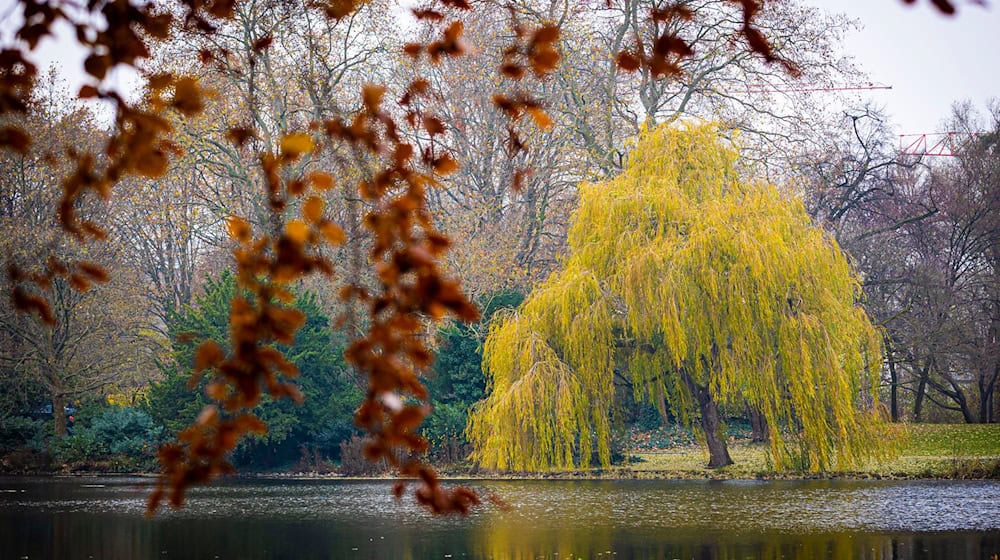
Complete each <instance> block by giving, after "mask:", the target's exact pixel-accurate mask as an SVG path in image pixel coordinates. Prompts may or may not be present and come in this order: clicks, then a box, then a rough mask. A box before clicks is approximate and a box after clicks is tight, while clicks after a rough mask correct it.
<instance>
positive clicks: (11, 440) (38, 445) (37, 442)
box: [0, 416, 52, 452]
mask: <svg viewBox="0 0 1000 560" xmlns="http://www.w3.org/2000/svg"><path fill="white" fill-rule="evenodd" d="M51 430H52V428H51V426H50V422H48V421H47V420H35V419H32V418H28V417H26V416H12V417H10V418H3V419H0V452H8V451H12V450H15V449H19V448H22V447H23V448H27V449H29V450H31V451H36V452H43V451H45V450H46V448H47V445H46V444H47V440H48V438H49V436H50V435H51V433H52V432H51Z"/></svg>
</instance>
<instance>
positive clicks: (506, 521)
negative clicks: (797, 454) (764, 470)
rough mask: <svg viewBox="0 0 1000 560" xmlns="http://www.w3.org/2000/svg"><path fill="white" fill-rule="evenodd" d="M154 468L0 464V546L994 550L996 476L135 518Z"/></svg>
mask: <svg viewBox="0 0 1000 560" xmlns="http://www.w3.org/2000/svg"><path fill="white" fill-rule="evenodd" d="M149 484H150V481H149V480H146V479H138V478H54V479H53V478H45V479H43V478H0V558H5V559H6V558H12V559H36V558H58V559H77V558H79V559H91V558H94V559H105V560H116V559H122V560H132V559H140V558H157V559H170V558H174V559H185V560H188V559H191V560H197V559H207V560H214V559H241V560H263V559H285V558H287V559H307V560H308V559H321V558H358V559H369V558H377V559H396V558H399V559H409V558H412V559H425V558H440V559H445V558H452V559H457V558H484V559H488V558H493V559H498V560H499V559H537V558H545V559H553V560H566V559H570V558H572V559H577V558H585V559H594V558H599V559H609V560H612V559H613V560H625V559H640V558H642V559H645V558H657V559H658V558H664V559H673V558H677V559H687V558H695V559H699V560H701V559H729V558H733V559H736V558H739V559H744V558H767V559H772V558H774V559H777V558H790V559H791V558H869V559H880V558H900V559H909V558H913V559H917V558H949V559H950V558H959V559H961V558H976V559H990V560H995V559H997V558H1000V481H986V482H982V481H980V482H960V481H768V482H764V481H725V482H719V481H713V482H708V481H541V480H537V481H488V482H487V481H474V482H472V483H470V484H471V485H472V486H474V487H476V488H478V489H480V490H482V491H484V492H495V493H496V494H498V495H499V496H500V497H502V498H503V500H505V501H506V502H507V503H508V504H509V505H510V509H508V510H501V509H499V508H497V507H496V506H493V505H489V506H486V507H483V508H481V509H479V510H477V511H476V512H475V513H473V514H472V515H470V516H468V517H464V518H457V517H449V518H441V517H433V516H430V515H429V514H425V513H424V512H422V511H420V510H418V509H417V508H416V506H414V505H413V504H412V502H411V501H410V500H409V499H404V500H403V501H402V502H397V501H395V500H394V499H393V498H392V497H391V484H392V483H391V482H384V481H343V480H304V481H298V480H292V481H288V480H262V479H239V480H231V481H227V482H225V483H222V484H218V485H215V486H212V487H209V488H200V489H197V490H195V491H194V492H193V493H192V495H191V499H190V501H189V504H188V506H187V507H186V508H185V509H183V510H181V511H178V512H170V511H168V512H166V513H164V514H161V515H159V516H158V517H156V518H155V519H152V520H149V519H146V518H144V517H143V511H144V507H145V496H146V495H147V494H148V492H149Z"/></svg>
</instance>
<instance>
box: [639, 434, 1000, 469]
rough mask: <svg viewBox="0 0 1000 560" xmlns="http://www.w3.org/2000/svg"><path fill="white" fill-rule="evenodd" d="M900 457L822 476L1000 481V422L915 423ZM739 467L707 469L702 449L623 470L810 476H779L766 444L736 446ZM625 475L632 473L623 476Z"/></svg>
mask: <svg viewBox="0 0 1000 560" xmlns="http://www.w3.org/2000/svg"><path fill="white" fill-rule="evenodd" d="M908 432H909V437H908V438H907V440H906V442H905V443H904V445H903V447H902V450H901V452H900V454H899V456H898V457H896V458H894V459H891V460H887V461H882V462H873V463H871V464H869V465H866V466H865V467H864V468H862V469H861V470H859V471H857V472H851V473H833V474H824V475H821V476H845V477H857V478H868V477H879V478H885V477H889V478H1000V424H914V425H910V426H908ZM730 454H731V455H732V457H733V460H734V461H735V463H736V464H734V465H732V466H729V467H726V468H723V469H715V470H712V469H706V468H705V464H706V463H707V462H708V455H707V452H706V451H703V450H702V449H701V448H700V447H697V446H676V447H671V448H666V449H655V450H654V449H643V450H641V451H639V452H633V454H632V455H633V457H635V458H636V459H637V462H633V463H632V464H631V466H630V467H629V468H627V469H622V470H623V471H631V473H629V474H630V475H634V476H637V477H642V478H645V477H656V478H659V477H666V478H675V477H676V478H762V477H763V478H783V477H791V478H798V477H802V476H814V475H811V474H809V473H794V472H793V473H776V472H774V470H773V469H772V468H771V466H770V461H769V460H768V448H767V446H766V445H753V444H750V443H749V442H747V441H740V440H737V441H735V442H732V443H730ZM621 474H626V472H622V473H621Z"/></svg>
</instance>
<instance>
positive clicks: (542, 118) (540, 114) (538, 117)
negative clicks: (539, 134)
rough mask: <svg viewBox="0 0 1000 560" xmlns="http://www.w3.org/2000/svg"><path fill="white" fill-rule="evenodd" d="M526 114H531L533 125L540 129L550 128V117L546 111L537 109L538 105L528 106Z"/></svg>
mask: <svg viewBox="0 0 1000 560" xmlns="http://www.w3.org/2000/svg"><path fill="white" fill-rule="evenodd" d="M528 114H530V115H531V120H533V121H535V126H537V127H538V128H540V129H542V130H548V129H550V128H552V118H551V117H549V115H548V113H546V112H545V111H543V110H542V109H539V108H538V107H529V108H528Z"/></svg>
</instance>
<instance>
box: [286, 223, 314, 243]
mask: <svg viewBox="0 0 1000 560" xmlns="http://www.w3.org/2000/svg"><path fill="white" fill-rule="evenodd" d="M285 235H286V236H288V238H289V239H291V240H292V241H294V242H296V243H299V244H301V243H305V242H306V241H308V240H309V225H308V224H306V223H305V222H303V221H302V220H292V221H290V222H288V223H287V224H285Z"/></svg>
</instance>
